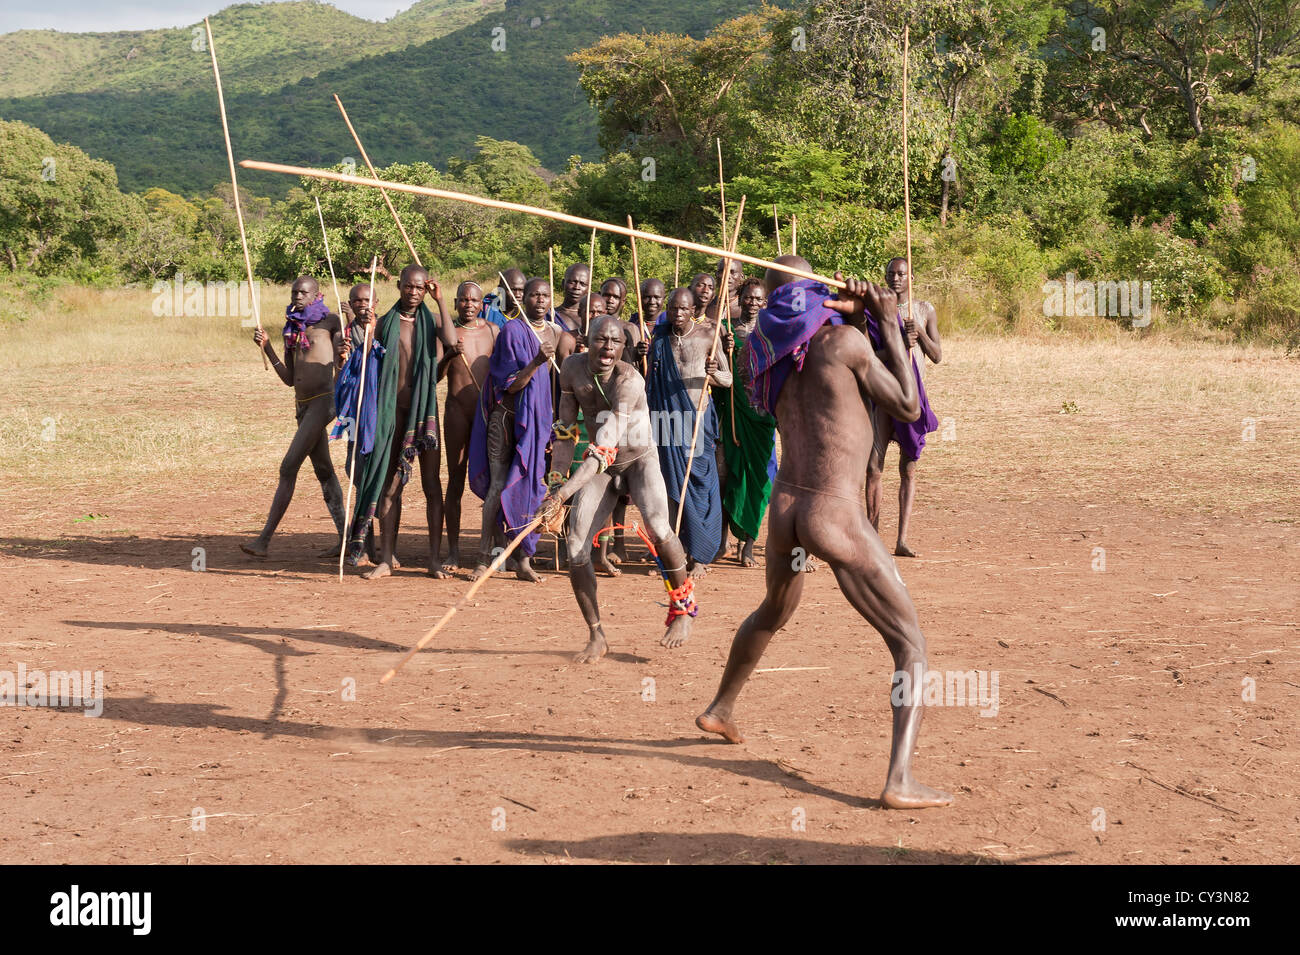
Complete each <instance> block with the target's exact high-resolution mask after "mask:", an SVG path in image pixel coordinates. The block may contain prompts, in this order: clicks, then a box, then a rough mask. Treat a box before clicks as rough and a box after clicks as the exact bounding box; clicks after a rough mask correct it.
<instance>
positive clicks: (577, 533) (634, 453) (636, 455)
mask: <svg viewBox="0 0 1300 955" xmlns="http://www.w3.org/2000/svg"><path fill="white" fill-rule="evenodd" d="M588 340H589V343H590V347H589V349H588V351H586V352H585V353H582V354H576V355H573V356H572V357H570V358H569V359H567V360H566V361H565V362H564V365H563V366H562V368H561V371H560V407H559V422H558V424H557V433H558V432H559V431H560V430H561V429H571V428H572V427H573V425H574V424H575V422H576V421H577V418H578V410H579V408H581V410H582V413H583V417H584V418H585V419H586V420H587V421H590V422H593V423H594V424H595V427H594V431H595V434H594V435H593V440H592V444H591V446H590V447H589V448H588V449H587V454H586V458H585V460H584V461H583V462H582V466H581V467H579V468H578V470H577V472H575V473H574V475H573V476H572V477H571V478H569V479H568V480H567V481H565V482H564V483H563V484H562V485H559V486H558V487H555V488H553V489H552V490H551V491H550V493H549V494H548V495H547V497H546V500H545V501H543V503H542V506H541V510H542V512H543V513H545V514H547V515H552V514H554V513H555V512H556V511H558V509H559V508H560V507H561V506H562V505H563V504H564V503H565V502H566V501H569V500H572V502H573V506H572V509H571V511H570V512H569V518H568V526H567V530H566V535H565V544H566V549H567V550H568V555H569V580H570V582H571V583H572V585H573V594H574V596H575V597H576V598H577V599H578V607H579V608H580V609H581V610H582V616H583V619H584V620H585V621H586V623H587V629H588V638H587V646H586V647H585V648H583V650H582V652H580V653H579V654H578V655H577V657H576V660H577V661H578V662H579V663H595V662H596V661H597V660H599V659H600V658H601V657H603V656H604V655H605V653H606V652H607V651H608V649H609V642H608V639H607V637H606V634H605V630H604V628H603V626H602V625H601V621H600V606H599V604H598V603H597V601H596V574H595V572H594V571H593V570H592V567H591V558H590V553H591V539H592V536H593V535H594V534H595V533H596V532H597V531H599V530H600V529H601V528H603V527H605V526H606V521H607V520H608V519H609V517H610V514H611V511H612V510H613V508H614V504H615V502H616V501H617V500H618V497H619V495H620V494H622V493H624V492H625V491H626V492H627V493H628V494H630V495H631V497H632V502H633V503H634V504H636V506H637V508H638V509H640V511H641V516H642V517H643V518H644V519H645V529H646V532H647V536H648V537H649V538H650V540H651V542H652V543H653V545H654V547H655V550H657V551H658V553H659V559H660V561H661V562H662V564H663V572H664V575H665V577H666V578H667V583H668V586H669V588H670V592H669V601H668V602H669V611H668V620H667V621H666V626H667V628H668V629H667V632H666V633H664V636H663V639H662V640H661V641H660V643H661V644H663V646H665V647H670V648H671V647H678V646H681V645H682V644H683V643H685V642H686V640H687V639H688V638H689V637H690V633H691V618H692V617H694V616H695V614H696V611H697V608H696V605H695V599H694V596H693V594H694V590H695V586H694V581H693V580H692V579H691V578H690V577H688V576H687V572H686V552H685V550H684V549H683V547H682V544H681V541H679V540H678V539H677V537H676V536H675V535H674V534H673V531H672V515H671V514H670V513H669V512H668V495H667V491H665V489H664V482H663V477H662V475H661V474H660V471H659V462H658V459H657V456H656V454H655V450H654V441H653V438H652V435H651V427H650V409H649V407H648V405H647V404H646V392H645V382H644V380H643V379H642V378H641V375H640V374H639V373H638V372H637V370H636V369H635V368H633V367H632V366H631V365H629V364H627V363H626V362H623V361H620V360H619V359H620V357H621V356H622V353H623V330H622V328H621V323H620V322H619V321H618V320H617V319H615V318H613V317H612V316H606V317H604V318H597V319H595V320H594V321H593V323H592V326H591V331H590V334H589V338H588ZM573 452H574V443H573V440H572V439H571V438H557V440H556V444H555V467H556V469H557V470H558V471H559V472H560V473H565V472H566V471H567V469H568V464H569V460H570V459H571V458H572V456H573Z"/></svg>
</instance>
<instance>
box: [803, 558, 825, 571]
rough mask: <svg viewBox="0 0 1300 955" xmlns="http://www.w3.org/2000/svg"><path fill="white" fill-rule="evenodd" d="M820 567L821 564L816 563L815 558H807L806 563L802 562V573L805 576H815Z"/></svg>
mask: <svg viewBox="0 0 1300 955" xmlns="http://www.w3.org/2000/svg"><path fill="white" fill-rule="evenodd" d="M820 566H821V564H819V563H817V558H816V557H809V558H808V559H807V560H806V561H804V565H803V572H804V573H805V574H815V573H817V568H818V567H820Z"/></svg>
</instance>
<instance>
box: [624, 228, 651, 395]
mask: <svg viewBox="0 0 1300 955" xmlns="http://www.w3.org/2000/svg"><path fill="white" fill-rule="evenodd" d="M627 227H628V228H629V229H631V228H632V217H631V216H630V215H629V216H628V217H627ZM631 242H632V284H633V285H635V286H636V317H637V320H638V321H639V322H640V323H641V341H643V342H645V343H646V346H647V347H649V344H650V339H649V338H648V337H647V336H646V328H645V306H644V305H642V304H641V260H640V259H638V258H637V254H636V237H635V236H633V237H632V239H631ZM649 373H650V353H649V352H646V357H645V358H643V359H642V360H641V374H642V375H648V374H649Z"/></svg>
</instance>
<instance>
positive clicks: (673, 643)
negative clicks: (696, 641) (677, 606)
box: [659, 614, 691, 650]
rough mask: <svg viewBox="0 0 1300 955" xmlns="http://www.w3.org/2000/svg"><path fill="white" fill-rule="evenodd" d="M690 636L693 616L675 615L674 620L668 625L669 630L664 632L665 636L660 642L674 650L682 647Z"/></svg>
mask: <svg viewBox="0 0 1300 955" xmlns="http://www.w3.org/2000/svg"><path fill="white" fill-rule="evenodd" d="M690 638H691V618H690V617H688V616H686V615H684V614H683V615H682V616H680V617H673V622H672V623H670V624H669V625H668V630H667V632H665V633H664V638H663V639H662V640H660V641H659V643H660V645H661V646H665V647H667V648H668V649H669V650H672V649H675V648H676V647H680V646H681V645H682V644H683V643H685V642H686V641H687V640H689V639H690Z"/></svg>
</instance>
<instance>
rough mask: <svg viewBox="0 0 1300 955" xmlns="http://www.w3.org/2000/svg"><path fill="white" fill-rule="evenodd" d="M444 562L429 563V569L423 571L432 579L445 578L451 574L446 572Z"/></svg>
mask: <svg viewBox="0 0 1300 955" xmlns="http://www.w3.org/2000/svg"><path fill="white" fill-rule="evenodd" d="M445 566H446V565H444V564H430V565H429V569H428V570H427V571H425V573H426V574H428V575H429V576H430V577H432V578H433V579H434V580H447V579H448V578H449V577H451V574H449V573H447V571H446V569H445Z"/></svg>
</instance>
